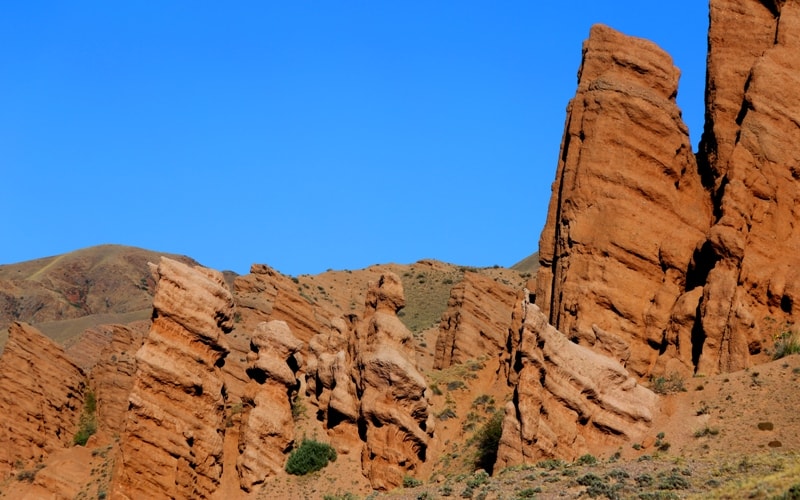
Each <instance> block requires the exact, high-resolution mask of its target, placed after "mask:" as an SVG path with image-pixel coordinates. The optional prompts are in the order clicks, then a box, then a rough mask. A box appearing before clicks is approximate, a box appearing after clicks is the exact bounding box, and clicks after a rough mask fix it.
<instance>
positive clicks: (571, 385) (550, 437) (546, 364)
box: [495, 299, 657, 470]
mask: <svg viewBox="0 0 800 500" xmlns="http://www.w3.org/2000/svg"><path fill="white" fill-rule="evenodd" d="M515 317H517V318H519V319H520V321H519V324H520V329H519V330H518V331H517V332H515V337H516V338H515V340H514V344H515V345H516V346H518V351H517V352H516V356H515V358H516V359H515V363H514V364H515V368H514V372H515V377H514V380H515V383H516V389H515V392H514V400H513V401H511V402H509V403H508V404H507V405H506V413H505V418H504V420H503V434H502V437H501V441H500V447H499V449H498V455H497V463H496V465H495V469H496V470H497V469H499V468H502V467H507V466H510V465H516V464H521V463H536V462H538V461H540V460H543V459H547V458H559V459H563V460H568V461H572V460H575V459H576V458H578V457H580V456H582V455H584V454H586V453H598V451H600V450H604V449H609V448H610V447H618V446H620V445H622V444H623V443H626V442H630V441H632V440H636V439H638V438H640V437H641V436H642V435H643V434H644V433H645V432H646V431H647V430H648V429H649V428H650V424H651V422H652V419H653V415H654V411H655V409H656V403H657V397H656V395H655V394H654V393H653V392H651V391H650V390H649V389H646V388H645V387H643V386H641V385H638V383H637V382H636V379H635V378H633V377H631V376H630V375H629V374H628V372H627V370H625V369H624V368H623V367H622V365H621V364H620V363H619V362H618V361H616V360H615V359H613V358H611V357H609V356H606V355H603V354H600V353H598V352H596V351H595V350H593V349H591V348H589V347H585V346H581V345H578V344H575V343H573V342H571V341H570V340H569V339H568V338H567V337H566V336H565V335H564V334H562V333H561V332H559V331H558V330H556V329H555V328H554V327H553V326H552V325H550V324H548V322H547V318H546V317H545V316H544V314H542V312H541V311H540V310H539V308H538V307H536V306H535V305H534V304H531V303H529V302H528V300H526V299H523V300H521V301H519V303H518V305H517V307H516V309H515Z"/></svg>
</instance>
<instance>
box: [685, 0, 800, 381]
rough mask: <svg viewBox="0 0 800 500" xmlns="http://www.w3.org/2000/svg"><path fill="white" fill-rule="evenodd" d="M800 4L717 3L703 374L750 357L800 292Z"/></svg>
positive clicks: (790, 312) (712, 36) (701, 267)
mask: <svg viewBox="0 0 800 500" xmlns="http://www.w3.org/2000/svg"><path fill="white" fill-rule="evenodd" d="M798 84H800V4H799V3H798V2H796V1H757V0H747V1H732V0H714V1H712V2H711V16H710V28H709V56H708V88H707V96H706V116H707V117H708V121H707V123H706V130H705V134H704V135H703V140H702V144H701V153H700V158H701V161H704V162H705V163H707V168H708V169H709V172H708V177H709V184H710V185H711V189H712V196H713V199H714V200H715V207H714V224H713V227H712V228H711V230H710V231H709V232H708V237H707V239H706V241H705V243H704V244H703V246H702V247H701V248H700V249H699V250H698V252H697V255H696V259H695V265H696V268H697V272H698V274H699V275H700V276H701V277H703V278H704V286H703V294H702V298H701V300H700V308H699V310H700V316H701V320H700V321H699V322H698V325H697V329H696V330H697V332H698V334H697V336H696V339H695V340H696V345H697V348H696V350H697V353H698V356H697V357H696V359H695V363H696V369H697V371H698V372H700V373H716V372H718V371H732V370H737V369H741V368H745V367H747V366H750V364H751V363H752V359H751V356H753V355H756V354H758V353H760V352H762V351H763V350H764V349H765V348H768V347H770V346H771V344H772V338H771V337H772V336H773V335H774V334H776V333H778V332H777V330H778V328H779V327H780V325H781V324H783V323H786V322H790V323H793V322H796V320H797V311H796V304H797V301H798V300H799V299H800V287H799V286H798V283H800V281H799V280H798V278H800V275H799V274H798V273H800V254H798V252H797V249H798V248H800V226H798V224H796V221H798V220H800V208H799V207H800V182H798V180H800V148H798V147H797V145H798V144H800V98H798V95H797V93H796V92H795V90H794V89H796V88H797V86H798Z"/></svg>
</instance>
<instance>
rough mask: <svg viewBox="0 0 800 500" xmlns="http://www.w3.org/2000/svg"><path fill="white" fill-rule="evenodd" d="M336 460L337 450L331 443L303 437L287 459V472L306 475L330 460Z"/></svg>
mask: <svg viewBox="0 0 800 500" xmlns="http://www.w3.org/2000/svg"><path fill="white" fill-rule="evenodd" d="M335 461H336V450H334V449H333V447H332V446H331V445H329V444H325V443H320V442H318V441H314V440H313V439H303V442H302V443H300V446H299V447H297V448H296V449H295V450H294V451H292V453H291V454H290V455H289V460H287V461H286V472H288V473H289V474H294V475H295V476H304V475H306V474H310V473H312V472H316V471H318V470H320V469H322V468H323V467H325V466H326V465H328V462H335Z"/></svg>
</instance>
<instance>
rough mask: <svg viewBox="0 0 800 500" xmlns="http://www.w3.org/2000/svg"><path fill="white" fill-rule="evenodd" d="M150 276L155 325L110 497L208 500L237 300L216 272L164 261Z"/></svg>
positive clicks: (218, 466)
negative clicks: (153, 284) (222, 367)
mask: <svg viewBox="0 0 800 500" xmlns="http://www.w3.org/2000/svg"><path fill="white" fill-rule="evenodd" d="M152 268H153V272H154V275H155V277H156V281H157V288H156V293H155V297H154V299H153V324H152V327H151V328H150V332H149V334H148V335H147V338H146V339H145V341H144V344H143V345H142V347H141V349H139V351H138V352H137V354H136V359H137V371H136V376H135V381H134V386H133V389H132V391H131V395H130V401H129V410H128V415H127V422H126V426H125V431H124V433H123V434H122V437H121V440H120V456H119V462H118V467H117V469H118V470H117V474H116V476H115V479H114V483H113V485H112V486H113V494H115V495H118V496H119V497H121V498H208V497H209V496H210V495H211V494H212V493H213V492H214V491H215V490H216V489H217V487H218V485H219V482H220V477H221V475H222V448H223V446H222V445H223V436H222V435H221V432H222V429H223V428H224V427H223V408H224V398H225V388H224V385H223V382H222V377H221V376H220V368H219V367H220V365H221V364H223V363H224V358H225V355H226V354H227V352H228V350H227V347H226V341H225V339H224V334H226V333H227V332H229V331H230V330H231V329H232V328H233V321H232V313H233V298H232V296H231V293H230V292H229V291H228V289H227V288H226V286H225V282H224V280H223V276H222V274H221V273H219V272H217V271H213V270H210V269H205V268H202V267H194V268H192V267H189V266H187V265H185V264H182V263H179V262H177V261H174V260H170V259H168V258H163V257H162V258H161V261H160V263H159V265H158V266H157V267H156V266H152Z"/></svg>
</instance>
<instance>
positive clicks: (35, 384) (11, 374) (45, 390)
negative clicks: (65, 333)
mask: <svg viewBox="0 0 800 500" xmlns="http://www.w3.org/2000/svg"><path fill="white" fill-rule="evenodd" d="M8 333H9V337H8V343H7V344H6V349H5V351H4V352H3V355H2V357H0V387H2V388H3V390H2V391H0V477H7V476H8V474H9V473H10V472H11V470H12V469H13V468H14V467H15V464H19V463H20V462H21V463H22V464H23V467H26V466H27V465H29V464H30V463H31V462H32V461H34V460H35V461H40V460H42V459H43V458H45V457H47V456H48V455H49V454H51V453H52V452H53V451H55V450H58V449H60V448H64V447H67V446H70V445H72V439H73V436H74V435H75V432H76V430H77V428H78V423H79V420H80V416H81V412H82V411H83V401H84V391H85V389H86V377H85V376H84V373H83V371H82V370H81V369H80V368H79V367H78V366H77V365H75V364H74V363H73V362H72V361H70V360H69V359H68V358H67V356H66V355H65V354H64V351H63V349H62V348H61V347H60V346H58V345H57V344H55V343H54V342H53V341H52V340H50V339H48V338H47V337H45V336H44V335H43V334H42V333H41V332H39V331H38V330H36V329H35V328H33V327H32V326H30V325H27V324H25V323H19V322H13V323H12V324H11V326H10V327H9V332H8Z"/></svg>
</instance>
